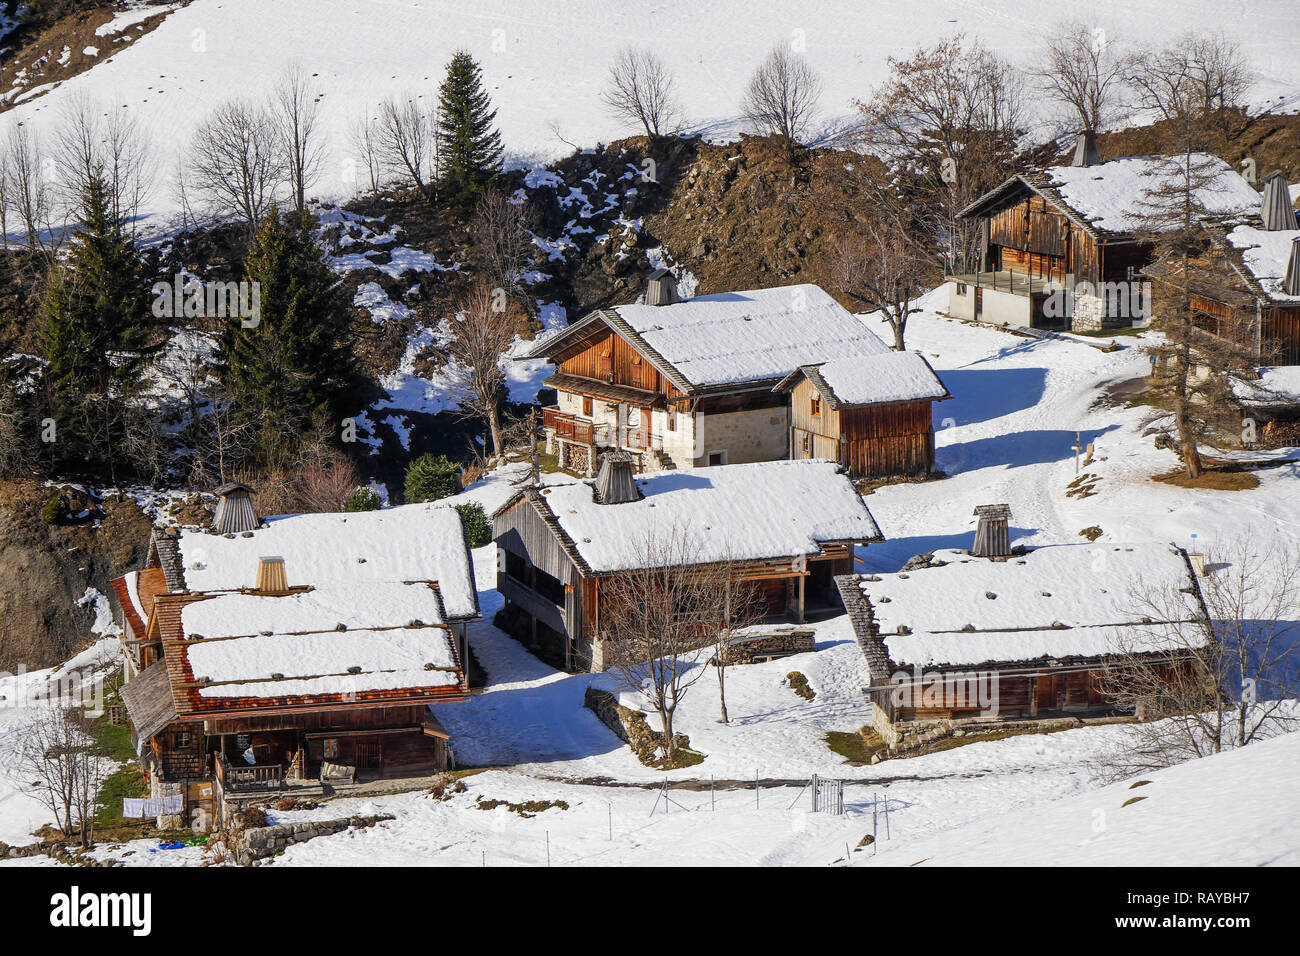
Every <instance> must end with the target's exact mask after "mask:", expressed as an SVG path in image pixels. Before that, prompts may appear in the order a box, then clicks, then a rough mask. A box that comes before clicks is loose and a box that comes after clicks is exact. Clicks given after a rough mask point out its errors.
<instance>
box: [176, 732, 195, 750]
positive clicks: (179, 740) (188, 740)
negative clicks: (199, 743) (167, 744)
mask: <svg viewBox="0 0 1300 956" xmlns="http://www.w3.org/2000/svg"><path fill="white" fill-rule="evenodd" d="M193 746H194V737H193V736H192V735H191V734H190V732H189V731H188V730H178V731H176V747H177V749H180V750H184V749H185V748H187V747H193Z"/></svg>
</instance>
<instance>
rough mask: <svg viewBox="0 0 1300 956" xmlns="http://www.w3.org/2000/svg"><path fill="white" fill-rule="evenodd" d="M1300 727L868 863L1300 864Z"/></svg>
mask: <svg viewBox="0 0 1300 956" xmlns="http://www.w3.org/2000/svg"><path fill="white" fill-rule="evenodd" d="M1298 788H1300V734H1286V735H1284V736H1282V737H1280V738H1278V739H1276V740H1268V741H1264V742H1263V743H1260V744H1257V745H1254V746H1251V747H1245V748H1243V749H1241V750H1234V751H1228V752H1226V753H1222V754H1218V755H1216V756H1213V757H1207V758H1205V759H1203V760H1194V761H1192V762H1191V763H1187V764H1182V765H1180V766H1177V767H1170V768H1168V769H1166V770H1161V771H1158V772H1155V773H1151V774H1148V775H1147V776H1146V777H1144V778H1143V780H1142V781H1126V782H1124V783H1118V784H1113V785H1111V786H1109V787H1103V788H1102V789H1100V790H1096V791H1093V792H1091V793H1087V794H1083V795H1081V796H1078V797H1070V798H1068V799H1065V800H1060V801H1057V802H1055V803H1050V804H1045V805H1043V806H1039V807H1033V808H1030V809H1028V810H1022V811H1019V812H1017V813H1015V814H1014V815H1006V816H1001V817H997V818H996V819H993V820H988V821H980V822H978V823H974V824H969V825H967V826H963V827H958V828H956V829H954V830H952V831H950V832H948V833H945V834H943V835H942V836H938V837H935V838H933V839H921V840H916V841H914V842H912V843H909V844H907V845H906V846H904V845H902V844H901V843H900V844H899V845H897V846H889V847H886V848H885V849H884V851H883V852H881V853H880V854H879V855H878V856H877V857H876V858H875V859H874V860H872V864H873V865H876V866H912V865H915V864H917V863H924V864H925V865H926V866H1143V865H1147V866H1149V865H1152V864H1155V865H1158V866H1300V841H1297V839H1296V831H1297V829H1298V828H1300V807H1297V806H1296V799H1295V796H1296V793H1297V792H1298Z"/></svg>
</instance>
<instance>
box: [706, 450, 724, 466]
mask: <svg viewBox="0 0 1300 956" xmlns="http://www.w3.org/2000/svg"><path fill="white" fill-rule="evenodd" d="M726 463H727V453H726V452H725V451H711V452H709V464H710V465H725V464H726Z"/></svg>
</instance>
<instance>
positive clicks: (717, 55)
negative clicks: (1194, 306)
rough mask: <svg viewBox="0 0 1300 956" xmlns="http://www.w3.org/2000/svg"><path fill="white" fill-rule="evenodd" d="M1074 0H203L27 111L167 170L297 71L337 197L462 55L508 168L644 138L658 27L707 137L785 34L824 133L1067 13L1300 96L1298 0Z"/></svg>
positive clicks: (1020, 41) (19, 113)
mask: <svg viewBox="0 0 1300 956" xmlns="http://www.w3.org/2000/svg"><path fill="white" fill-rule="evenodd" d="M1059 6H1060V8H1061V9H1060V12H1059V14H1053V15H1049V16H1045V15H1044V6H1043V4H1042V3H1041V2H1040V0H996V2H995V0H990V2H983V3H970V2H967V0H919V2H916V3H911V4H906V5H897V4H895V5H889V4H878V3H861V2H858V0H823V2H820V3H817V4H815V5H804V6H792V5H790V4H788V3H780V2H776V0H758V2H755V0H717V2H712V3H707V4H705V3H698V2H695V0H659V2H657V3H654V4H648V3H639V2H638V3H609V2H608V0H478V2H476V3H472V4H467V3H456V2H450V0H346V2H345V0H276V2H275V3H266V2H265V0H195V2H193V3H190V4H188V5H187V6H184V7H182V8H180V9H177V10H175V11H173V12H172V13H170V14H169V15H168V16H167V17H166V19H165V20H164V22H163V23H162V24H161V25H160V26H158V27H157V28H156V29H154V30H153V31H152V32H150V33H148V34H147V35H143V36H139V38H138V39H136V40H134V41H133V42H130V43H126V42H117V41H118V40H120V39H121V38H122V37H123V36H124V35H126V34H123V33H117V34H112V35H109V34H106V35H105V36H104V37H103V38H102V40H101V41H100V42H98V46H97V54H98V58H99V60H100V62H98V63H97V64H96V65H95V66H94V67H93V68H91V69H90V70H87V71H86V72H83V73H81V74H79V75H77V76H75V77H72V78H71V79H68V80H64V81H61V82H52V83H50V84H48V85H47V86H45V87H35V88H33V89H26V90H23V92H22V93H21V94H20V95H19V96H18V97H17V98H18V99H20V100H21V102H19V103H18V105H17V106H16V108H15V109H14V110H13V111H12V113H11V114H10V115H9V117H8V122H10V123H11V122H23V123H34V124H35V126H36V127H37V128H38V129H44V128H45V127H46V126H47V124H48V123H49V122H50V121H52V120H53V118H54V117H55V116H56V115H57V113H58V111H59V110H60V108H61V107H62V106H63V105H64V104H65V103H67V102H68V101H69V100H70V99H72V98H75V97H77V96H81V95H86V94H89V95H91V96H92V97H95V98H97V99H99V100H101V101H103V102H104V104H105V106H106V107H111V108H113V109H126V110H131V111H132V112H133V113H135V114H137V115H138V116H140V117H141V119H142V121H143V123H144V124H145V125H146V126H147V127H149V128H150V129H151V131H152V133H153V136H154V139H155V155H156V158H157V160H158V167H159V170H160V171H161V172H162V173H163V179H164V181H165V180H167V179H169V178H170V176H171V174H172V171H173V170H174V169H175V166H176V161H177V159H178V158H179V157H181V156H182V155H183V154H184V150H185V149H186V148H187V146H188V144H189V143H191V142H192V135H191V134H192V132H193V130H194V128H195V125H196V124H197V123H198V122H200V121H201V120H202V118H203V116H204V115H205V114H206V113H207V112H208V111H209V110H210V109H212V108H213V107H215V106H216V105H217V104H218V103H220V102H222V101H223V100H226V99H230V98H244V97H249V96H256V95H261V94H260V93H259V92H258V91H266V90H269V89H271V87H272V85H273V84H274V82H275V81H276V79H277V77H278V76H279V75H280V74H281V73H282V72H283V70H284V68H285V66H286V65H287V64H289V63H291V62H297V63H298V64H300V65H301V66H302V68H303V69H304V71H305V72H306V73H307V74H308V76H310V77H311V79H312V82H313V83H314V84H316V86H317V88H318V89H319V91H320V103H321V110H322V121H323V130H324V132H325V134H326V137H327V139H328V152H327V156H326V160H325V162H324V164H323V168H322V176H321V181H320V183H319V184H318V187H317V192H318V194H319V195H320V196H322V197H323V198H339V197H346V196H351V195H352V194H353V192H354V191H355V190H356V189H358V188H360V187H362V186H364V182H363V181H364V180H365V178H366V174H365V172H364V169H363V168H361V167H360V164H359V163H358V162H356V161H355V160H354V159H352V158H351V157H350V156H349V155H348V151H347V148H346V145H345V144H346V142H347V136H346V132H347V129H348V127H349V125H350V124H351V123H352V122H353V121H354V120H355V119H356V118H357V117H359V116H362V115H364V113H365V112H366V111H367V110H370V111H371V112H372V113H373V111H374V110H375V108H376V106H377V104H378V103H380V102H381V101H382V100H384V99H385V98H387V97H389V96H399V97H404V96H408V95H409V96H415V97H420V98H422V99H423V100H424V101H426V102H429V103H431V104H432V102H433V100H434V98H435V94H436V90H437V84H438V82H439V81H440V80H441V78H442V69H443V66H444V64H445V63H446V62H447V61H448V60H449V59H450V58H451V55H452V54H453V53H454V52H455V51H456V50H457V49H461V48H463V49H466V50H468V51H469V52H470V53H471V54H473V55H474V57H475V58H476V59H477V60H478V61H479V63H480V64H481V65H482V67H483V71H484V74H485V77H486V79H487V83H488V88H489V90H490V92H491V93H492V97H493V103H494V106H495V107H496V108H497V110H498V120H499V123H500V127H501V132H502V136H503V139H504V142H505V145H506V151H507V157H506V158H507V162H508V163H509V165H511V166H522V167H529V166H534V165H537V164H540V163H544V162H547V161H550V160H554V159H556V158H557V157H559V156H561V155H565V154H567V153H569V152H570V151H571V147H570V146H569V145H567V144H568V143H577V144H580V145H584V146H590V145H594V144H596V143H598V142H608V141H610V140H611V139H614V138H617V137H619V136H623V135H628V134H629V133H631V132H634V131H633V130H631V129H629V128H628V127H627V126H626V125H625V124H621V123H620V122H618V121H617V120H615V119H614V118H613V117H611V116H610V115H609V114H608V113H607V111H606V110H605V109H604V108H603V107H602V106H601V103H600V101H599V94H600V90H601V87H602V86H603V84H604V81H605V75H606V72H607V70H608V67H609V63H610V61H611V60H612V58H613V56H614V55H615V53H616V52H617V51H618V50H620V49H621V48H623V47H626V46H629V45H639V44H645V43H647V42H648V41H650V40H653V39H654V38H656V37H659V38H662V40H663V42H661V43H658V44H657V45H656V52H657V53H659V55H660V56H661V57H662V58H663V59H664V61H665V62H666V63H667V65H668V66H669V67H670V68H671V69H672V70H673V71H674V72H675V73H676V74H677V77H678V82H679V86H680V93H681V100H682V103H683V106H684V112H685V116H686V120H687V125H688V127H689V128H691V129H694V130H698V131H701V132H703V133H705V134H706V135H708V136H710V137H713V138H726V137H728V136H732V135H734V134H735V133H736V132H737V131H738V130H739V129H740V122H739V119H738V115H739V112H740V110H739V103H740V99H741V94H742V91H743V89H744V84H745V82H746V80H747V78H748V76H749V74H750V72H751V71H752V70H753V69H754V67H755V65H756V64H757V63H758V62H759V61H760V60H761V59H762V58H763V56H765V55H766V53H767V52H768V50H769V49H770V48H771V47H772V46H774V45H776V44H778V43H779V44H787V45H791V46H792V47H793V48H794V49H796V50H800V51H802V52H804V53H805V54H806V56H807V57H808V59H809V60H810V62H811V64H812V65H813V67H814V68H815V69H816V70H817V71H818V72H819V73H820V74H821V76H822V80H823V95H822V98H821V114H820V116H819V118H818V128H819V130H820V131H821V133H822V135H823V136H831V135H833V134H834V133H835V132H836V131H838V130H841V129H842V128H844V126H845V125H846V124H847V123H848V122H850V121H851V120H852V118H853V116H854V109H853V100H854V99H855V98H862V97H865V96H866V95H868V93H869V92H870V90H871V89H872V87H873V86H874V85H875V84H877V83H879V82H880V81H881V80H882V79H883V78H884V76H885V75H886V71H887V69H888V66H887V58H888V57H889V56H900V55H906V54H907V53H908V52H909V51H910V50H912V49H913V48H914V47H916V46H917V45H919V44H931V43H933V42H935V40H936V39H938V38H940V37H942V36H945V35H949V34H952V33H957V32H964V33H966V34H967V35H968V36H971V37H977V38H979V39H981V40H982V41H984V42H985V43H987V44H988V45H989V46H991V47H992V48H993V49H995V50H997V51H998V52H1000V53H1003V54H1004V55H1006V56H1008V57H1010V58H1011V59H1013V60H1015V61H1020V62H1027V61H1028V60H1029V59H1030V58H1031V57H1032V56H1034V55H1035V53H1036V51H1037V50H1038V49H1039V48H1040V46H1041V43H1042V36H1043V34H1044V33H1045V32H1046V31H1048V30H1050V29H1051V28H1052V26H1053V25H1054V23H1055V22H1056V20H1058V19H1061V18H1069V17H1082V18H1083V19H1084V20H1085V21H1086V22H1087V23H1088V24H1089V25H1095V26H1096V27H1097V28H1100V29H1101V30H1103V31H1105V35H1106V36H1107V37H1109V41H1110V42H1117V39H1118V38H1121V37H1123V38H1125V39H1126V40H1129V41H1133V42H1154V41H1163V40H1167V39H1168V38H1169V36H1170V34H1171V31H1173V30H1175V29H1177V30H1199V31H1220V30H1222V31H1227V32H1228V33H1229V34H1231V35H1233V36H1234V37H1235V38H1236V39H1238V40H1239V41H1240V42H1241V44H1242V49H1243V51H1244V53H1245V54H1246V57H1247V59H1248V61H1249V62H1250V65H1251V67H1252V68H1253V69H1254V70H1255V71H1256V73H1257V79H1256V82H1255V85H1254V88H1253V90H1252V94H1251V97H1252V101H1254V102H1256V103H1257V104H1258V105H1259V106H1260V107H1265V106H1271V107H1272V108H1274V109H1292V110H1294V109H1295V108H1297V105H1300V96H1298V95H1297V91H1298V90H1300V58H1297V57H1296V56H1295V40H1296V29H1295V20H1294V5H1293V4H1292V3H1291V2H1290V0H1254V2H1252V3H1251V4H1249V5H1245V6H1242V7H1241V8H1240V9H1238V10H1234V13H1233V15H1232V16H1231V17H1228V18H1225V16H1224V9H1223V6H1222V4H1218V3H1213V2H1209V0H1198V2H1187V3H1179V4H1177V18H1176V20H1177V22H1176V23H1171V17H1170V9H1171V5H1170V3H1169V0H1096V2H1093V3H1090V4H1087V5H1086V7H1085V6H1078V5H1076V4H1060V5H1059ZM153 9H154V8H149V10H153ZM140 15H143V11H141V13H140ZM125 19H126V18H123V17H119V18H118V20H119V21H120V23H115V24H114V26H115V27H117V26H119V25H124V24H125ZM128 32H129V33H132V34H133V33H134V31H128ZM0 92H2V91H0ZM41 93H44V95H40V94H41ZM6 125H7V124H6ZM149 208H150V210H151V211H152V212H153V213H155V215H156V216H157V217H160V218H161V220H162V221H163V222H165V221H166V220H168V219H169V218H170V217H171V216H172V215H173V214H175V213H176V212H177V210H178V209H179V200H178V198H177V197H176V196H175V195H174V194H173V191H172V190H171V189H170V188H167V187H166V185H165V183H164V185H163V187H162V188H159V189H158V190H156V191H155V194H154V195H153V196H152V197H151V200H150V203H149ZM161 224H162V223H156V224H155V225H161Z"/></svg>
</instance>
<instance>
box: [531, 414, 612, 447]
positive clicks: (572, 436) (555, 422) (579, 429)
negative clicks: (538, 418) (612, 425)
mask: <svg viewBox="0 0 1300 956" xmlns="http://www.w3.org/2000/svg"><path fill="white" fill-rule="evenodd" d="M542 426H543V427H544V428H553V429H555V437H556V438H562V439H564V440H565V441H573V442H578V443H579V444H583V445H594V444H596V443H597V440H598V438H603V436H604V432H605V426H604V425H598V424H596V423H595V422H592V421H588V420H587V419H585V418H578V417H577V416H576V415H566V414H565V413H564V412H562V411H560V410H559V409H558V408H557V407H555V406H554V405H551V406H548V407H546V408H543V409H542Z"/></svg>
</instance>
